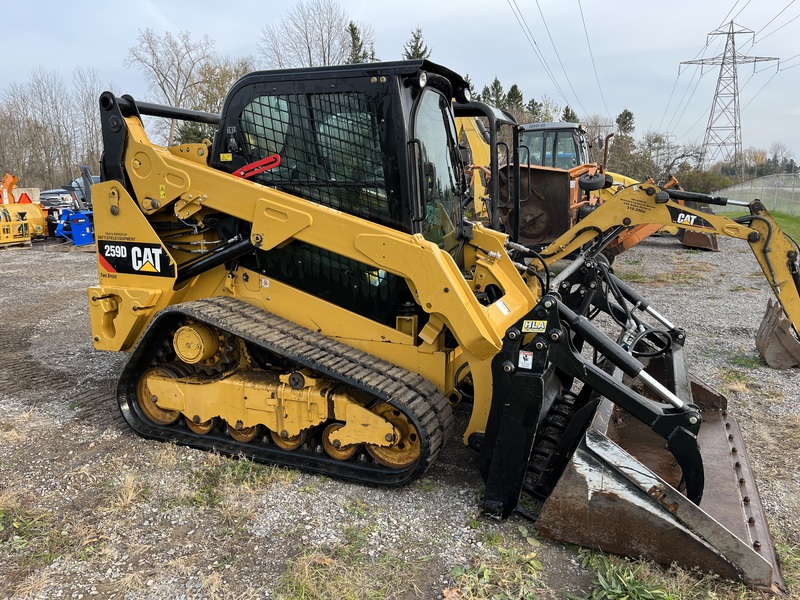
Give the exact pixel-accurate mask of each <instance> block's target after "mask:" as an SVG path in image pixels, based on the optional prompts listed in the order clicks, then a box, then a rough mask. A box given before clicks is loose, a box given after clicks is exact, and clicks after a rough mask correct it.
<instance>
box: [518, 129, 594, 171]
mask: <svg viewBox="0 0 800 600" xmlns="http://www.w3.org/2000/svg"><path fill="white" fill-rule="evenodd" d="M579 148H580V146H579V145H578V137H577V136H576V135H575V134H574V133H573V131H572V130H563V131H548V130H538V131H526V132H524V133H523V134H522V140H521V142H520V150H519V154H520V163H522V164H529V165H540V166H543V167H554V168H556V169H565V170H569V169H571V168H573V167H576V166H578V165H579V164H582V163H583V162H585V161H584V157H583V156H581V153H580V151H579Z"/></svg>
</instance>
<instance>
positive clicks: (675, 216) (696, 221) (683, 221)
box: [667, 206, 714, 229]
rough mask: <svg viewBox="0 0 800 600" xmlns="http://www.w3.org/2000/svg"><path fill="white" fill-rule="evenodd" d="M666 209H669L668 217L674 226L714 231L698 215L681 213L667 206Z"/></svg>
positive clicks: (677, 209) (709, 224)
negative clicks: (688, 226) (687, 226)
mask: <svg viewBox="0 0 800 600" xmlns="http://www.w3.org/2000/svg"><path fill="white" fill-rule="evenodd" d="M667 208H668V209H669V216H670V218H671V219H672V222H673V223H675V224H676V225H691V226H692V227H703V228H705V229H714V226H713V225H712V224H711V223H709V222H708V221H706V220H705V219H704V218H703V217H701V216H700V215H696V214H694V213H690V212H686V211H683V210H681V209H679V208H676V207H674V206H668V207H667Z"/></svg>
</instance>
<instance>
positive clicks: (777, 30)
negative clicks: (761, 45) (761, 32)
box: [758, 15, 800, 42]
mask: <svg viewBox="0 0 800 600" xmlns="http://www.w3.org/2000/svg"><path fill="white" fill-rule="evenodd" d="M797 19H800V15H797V16H796V17H794V18H793V19H789V20H788V21H786V23H784V24H783V25H781V26H780V27H778V28H777V29H775V30H773V31H770V32H769V33H768V34H767V35H765V36H764V37H762V38H761V39H760V40H758V41H759V42H761V41H763V40H765V39H767V38H768V37H769V36H771V35H772V34H773V33H777V32H779V31H780V30H781V29H783V28H784V27H786V26H787V25H788V24H789V23H791V22H792V21H796V20H797Z"/></svg>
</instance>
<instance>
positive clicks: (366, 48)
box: [345, 21, 376, 65]
mask: <svg viewBox="0 0 800 600" xmlns="http://www.w3.org/2000/svg"><path fill="white" fill-rule="evenodd" d="M347 33H348V34H349V35H350V54H349V55H348V57H347V59H346V60H345V64H346V65H355V64H358V63H366V62H375V60H376V58H375V46H374V44H373V43H372V42H371V41H369V42H368V43H366V44H365V43H364V39H363V38H362V35H361V30H360V29H359V28H358V25H356V24H355V23H354V22H353V21H350V23H348V25H347Z"/></svg>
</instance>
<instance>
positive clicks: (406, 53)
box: [403, 25, 432, 60]
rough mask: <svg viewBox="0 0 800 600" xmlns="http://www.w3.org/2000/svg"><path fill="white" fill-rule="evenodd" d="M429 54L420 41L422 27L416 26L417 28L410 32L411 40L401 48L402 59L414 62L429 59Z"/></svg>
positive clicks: (426, 47) (423, 43) (428, 50)
mask: <svg viewBox="0 0 800 600" xmlns="http://www.w3.org/2000/svg"><path fill="white" fill-rule="evenodd" d="M431 52H432V50H430V49H429V48H428V46H427V45H426V44H425V40H423V39H422V27H420V26H419V25H417V28H416V29H414V31H412V32H411V39H410V40H408V41H407V42H406V43H405V46H403V59H405V60H415V59H419V58H430V57H431Z"/></svg>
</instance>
